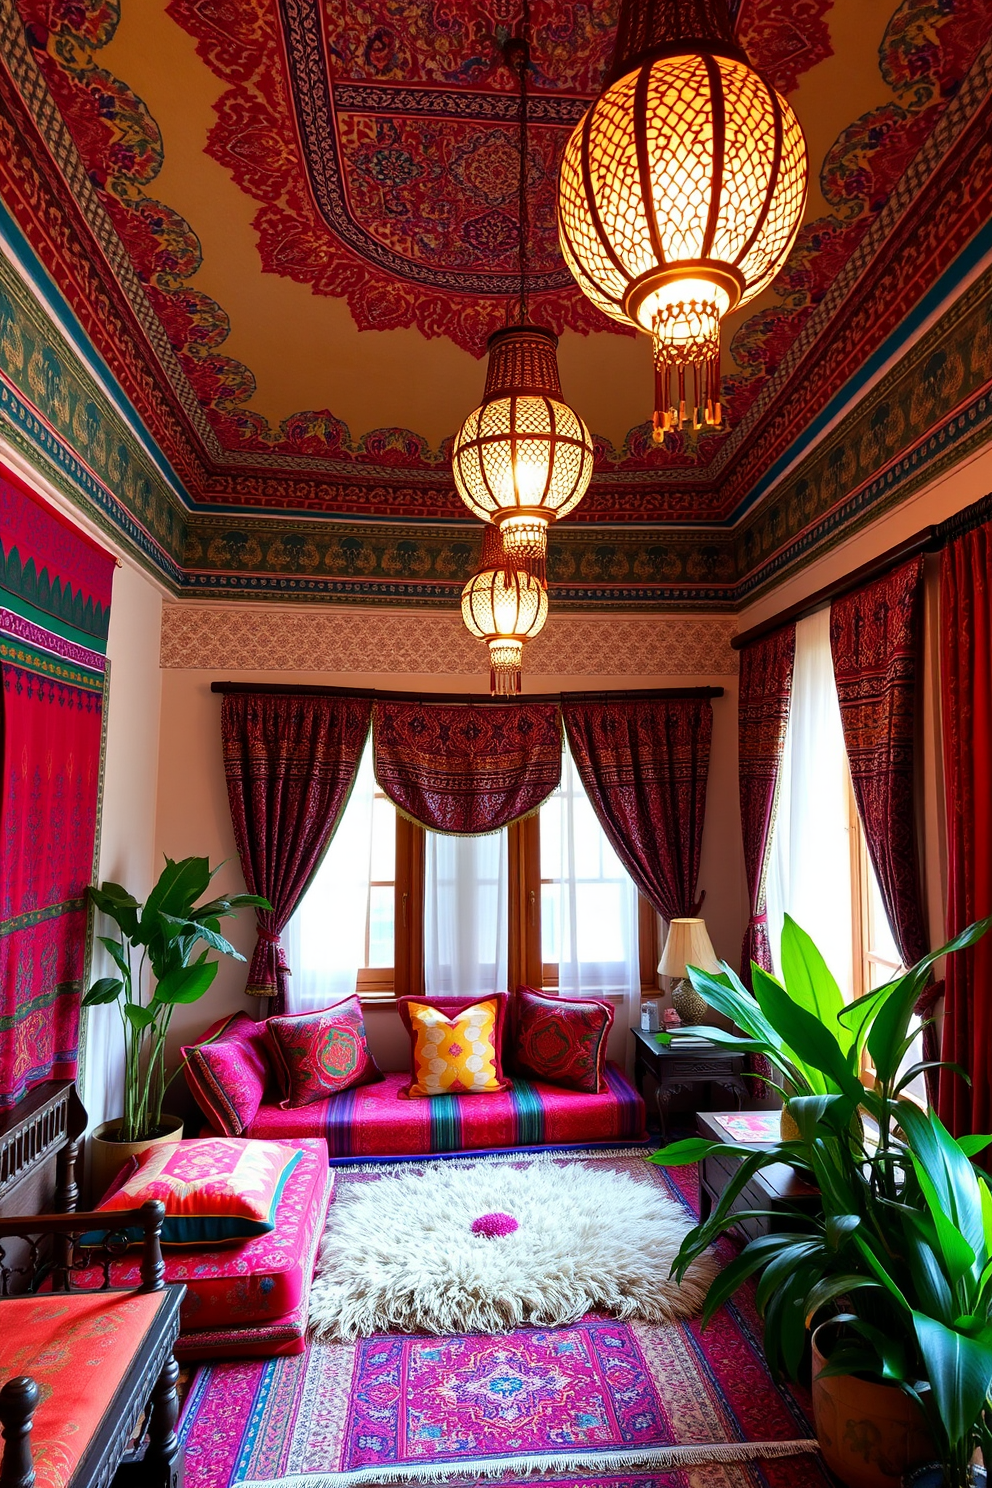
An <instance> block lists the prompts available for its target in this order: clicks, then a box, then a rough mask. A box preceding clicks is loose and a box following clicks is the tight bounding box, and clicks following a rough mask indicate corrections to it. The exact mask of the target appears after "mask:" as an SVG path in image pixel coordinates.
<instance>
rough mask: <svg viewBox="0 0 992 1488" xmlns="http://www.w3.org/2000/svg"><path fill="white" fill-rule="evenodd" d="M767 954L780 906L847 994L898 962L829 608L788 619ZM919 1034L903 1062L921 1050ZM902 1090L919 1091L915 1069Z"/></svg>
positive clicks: (888, 974)
mask: <svg viewBox="0 0 992 1488" xmlns="http://www.w3.org/2000/svg"><path fill="white" fill-rule="evenodd" d="M767 891H768V928H769V935H770V938H771V944H772V958H773V961H774V963H775V966H776V968H777V967H779V966H780V964H781V957H780V953H779V946H780V942H781V936H782V923H783V919H784V916H785V914H786V913H789V914H790V915H791V916H792V918H793V919H794V920H796V921H797V922H798V924H800V925H801V926H802V928H803V929H804V930H806V931H807V932H808V933H809V934H810V935H811V936H812V938H813V940H814V941H815V943H816V945H817V947H818V948H819V950H820V951H821V952H822V953H823V957H824V959H825V961H826V963H827V965H828V966H829V968H830V970H831V971H832V972H833V974H834V976H835V977H836V979H837V983H838V985H839V986H840V989H841V991H842V992H843V994H844V996H845V997H846V998H847V1000H848V1001H852V1000H853V999H855V998H858V997H863V996H864V995H865V993H867V992H870V991H872V989H873V988H875V987H880V986H881V985H882V984H883V983H884V982H887V981H891V980H892V979H893V977H895V976H897V975H898V974H899V973H900V971H902V969H903V968H902V966H901V964H900V959H899V952H898V950H897V948H896V944H895V941H894V939H893V936H892V930H891V928H890V926H889V922H888V918H887V916H886V913H885V906H884V903H883V901H882V893H881V889H880V888H879V884H878V878H877V877H876V874H875V871H874V869H873V867H872V864H871V859H870V857H869V854H868V844H867V841H866V839H865V834H864V829H863V827H862V825H861V818H860V816H859V815H858V808H857V803H856V801H855V797H854V788H853V785H852V783H851V772H850V767H849V765H848V761H847V750H846V748H845V745H844V733H843V726H842V724H841V716H840V704H839V702H838V700H837V687H836V684H835V682H834V672H833V660H832V657H831V653H830V611H829V609H823V610H820V611H819V612H818V613H817V614H815V615H812V616H810V617H809V618H808V619H806V620H801V621H800V622H799V623H798V624H797V626H796V660H795V670H794V673H793V682H792V706H791V710H790V717H789V729H788V733H787V735H786V741H785V749H784V751H783V756H782V774H781V778H780V784H779V792H778V800H777V803H776V819H775V825H774V828H773V831H772V840H771V843H770V847H769V866H768V884H767ZM921 1045H922V1037H920V1038H918V1039H917V1043H916V1045H915V1046H914V1049H913V1050H911V1051H910V1053H909V1055H908V1056H907V1058H906V1060H905V1061H904V1065H903V1067H904V1068H908V1067H909V1066H910V1065H911V1064H914V1063H916V1062H918V1061H919V1060H920V1059H921V1058H922V1052H921ZM909 1093H910V1094H912V1095H914V1096H915V1097H916V1098H918V1099H921V1100H925V1098H926V1096H925V1088H924V1084H923V1080H922V1077H921V1079H920V1080H919V1081H918V1082H914V1086H913V1087H912V1088H910V1090H909Z"/></svg>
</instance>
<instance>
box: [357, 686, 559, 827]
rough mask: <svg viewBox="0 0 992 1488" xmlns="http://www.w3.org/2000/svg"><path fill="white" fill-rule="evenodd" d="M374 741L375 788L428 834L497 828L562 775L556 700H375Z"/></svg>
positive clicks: (531, 807)
mask: <svg viewBox="0 0 992 1488" xmlns="http://www.w3.org/2000/svg"><path fill="white" fill-rule="evenodd" d="M372 739H373V743H374V745H375V776H376V779H377V780H378V782H379V784H380V786H381V787H382V789H383V790H384V791H385V793H386V795H387V796H388V797H389V799H390V800H391V801H392V802H393V803H394V805H396V806H398V807H399V809H400V810H401V811H403V812H405V813H406V815H407V816H410V817H412V818H413V819H414V821H418V822H420V823H421V824H422V825H423V826H425V827H428V828H429V829H430V830H431V831H432V832H451V833H453V834H455V835H460V836H466V837H470V836H473V835H477V834H478V833H481V832H496V831H498V830H499V829H500V827H505V826H507V825H508V823H510V822H512V821H516V820H518V819H519V818H520V817H521V816H527V815H528V814H529V813H530V812H531V811H536V810H537V808H538V806H540V804H541V802H542V801H545V800H547V798H548V796H550V795H551V792H552V791H553V790H555V789H556V788H557V785H558V782H559V780H560V779H561V719H560V714H559V711H558V708H557V706H556V705H555V704H554V703H513V704H509V705H507V706H504V707H500V706H495V707H494V706H491V705H488V704H486V705H483V706H481V707H473V706H471V705H469V706H466V705H465V704H464V703H459V704H454V705H452V706H448V705H446V704H444V703H432V704H429V705H421V704H420V703H393V702H381V703H380V702H377V703H376V705H375V711H374V714H373V719H372Z"/></svg>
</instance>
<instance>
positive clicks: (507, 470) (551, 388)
mask: <svg viewBox="0 0 992 1488" xmlns="http://www.w3.org/2000/svg"><path fill="white" fill-rule="evenodd" d="M557 345H558V340H557V337H556V336H554V335H553V334H552V332H551V331H548V330H544V329H543V328H542V327H540V326H530V325H516V326H507V327H506V328H504V329H503V330H499V331H497V332H496V333H495V334H494V335H493V336H491V337H490V338H489V371H488V376H487V378H486V390H485V395H484V398H483V401H482V404H481V406H480V407H479V408H476V409H475V410H474V411H473V412H472V413H470V414H469V416H468V418H467V419H466V420H465V422H464V423H463V424H462V426H461V428H460V429H459V431H458V434H457V435H456V437H455V443H454V448H453V451H452V460H451V464H452V470H453V472H454V477H455V486H456V487H457V490H458V494H459V496H460V497H461V498H462V500H463V501H464V502H465V505H466V506H467V507H468V508H469V510H470V511H472V512H473V513H474V514H475V515H476V516H477V517H481V518H482V519H483V521H486V522H495V524H496V525H497V526H498V527H499V529H500V531H501V533H502V536H503V547H504V550H505V553H506V556H507V558H508V559H513V558H522V557H542V556H543V555H544V553H545V552H546V549H547V533H548V524H549V523H550V522H553V521H554V520H556V519H557V518H559V517H564V516H566V515H567V514H568V513H569V512H570V511H572V510H573V509H574V508H575V507H576V506H577V505H578V503H579V502H580V501H581V500H582V497H583V496H584V495H585V492H586V488H587V487H588V485H589V479H590V477H591V475H592V466H593V445H592V439H591V437H590V434H589V430H588V429H587V428H586V426H585V424H584V423H583V422H582V420H581V419H580V418H579V416H578V414H577V413H575V412H574V411H573V409H571V408H570V407H569V406H568V404H567V403H565V402H564V401H563V400H562V396H561V384H560V382H559V379H558V363H557V359H556V357H555V349H556V347H557Z"/></svg>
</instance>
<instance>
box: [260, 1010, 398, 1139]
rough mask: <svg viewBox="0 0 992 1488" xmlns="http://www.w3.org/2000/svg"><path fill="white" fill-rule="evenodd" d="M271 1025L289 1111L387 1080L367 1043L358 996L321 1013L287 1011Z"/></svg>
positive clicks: (271, 1044) (271, 1041)
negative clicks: (342, 1092) (357, 1087)
mask: <svg viewBox="0 0 992 1488" xmlns="http://www.w3.org/2000/svg"><path fill="white" fill-rule="evenodd" d="M265 1028H266V1036H267V1038H268V1041H269V1048H270V1050H271V1051H272V1064H273V1068H274V1069H275V1071H276V1074H277V1075H278V1077H279V1083H280V1086H281V1088H282V1100H281V1101H280V1102H279V1104H280V1106H282V1108H283V1110H284V1111H285V1110H289V1109H290V1108H292V1107H294V1106H309V1105H310V1103H311V1102H312V1101H317V1100H326V1099H327V1097H328V1096H329V1095H337V1093H338V1091H340V1090H349V1089H350V1088H351V1086H352V1085H369V1084H371V1083H372V1081H374V1080H381V1079H382V1075H381V1074H380V1073H379V1068H378V1065H377V1064H376V1062H375V1060H374V1059H373V1058H372V1055H371V1054H370V1053H369V1049H368V1045H367V1044H366V1042H365V1023H364V1021H363V1019H362V1005H361V1003H360V1002H359V1000H358V998H357V997H349V998H347V999H346V1000H345V1001H344V1002H338V1003H335V1004H334V1006H333V1007H329V1008H321V1009H320V1011H319V1012H315V1013H284V1014H281V1015H279V1016H278V1017H275V1018H270V1019H269V1020H268V1022H267V1023H266V1025H265Z"/></svg>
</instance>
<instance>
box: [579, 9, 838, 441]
mask: <svg viewBox="0 0 992 1488" xmlns="http://www.w3.org/2000/svg"><path fill="white" fill-rule="evenodd" d="M808 175H809V170H808V156H807V150H806V143H805V139H804V136H803V132H802V128H801V126H800V124H799V121H798V120H797V119H796V116H795V114H794V113H793V111H792V109H791V108H790V106H789V104H788V103H787V101H786V100H785V99H784V98H782V97H781V96H780V95H779V94H778V93H777V92H776V91H775V89H774V88H773V87H772V86H771V85H770V84H769V83H767V82H766V81H765V80H764V79H763V78H761V76H760V75H759V74H758V73H757V72H756V71H755V70H754V69H753V68H752V67H751V65H750V63H749V61H748V58H747V54H746V53H745V52H744V50H743V49H742V48H741V47H740V45H739V44H738V43H737V41H736V40H735V38H734V34H733V30H732V27H731V24H730V17H729V12H728V10H727V5H726V0H622V4H621V11H620V17H619V21H618V25H617V39H616V47H615V52H614V58H613V63H612V65H611V67H610V70H609V72H608V74H607V79H606V84H605V86H604V91H603V93H602V94H601V96H600V98H599V99H598V100H597V101H596V102H595V103H594V104H593V105H592V106H591V107H590V108H589V109H588V110H587V112H586V114H585V115H584V117H583V118H582V120H580V122H579V124H578V125H577V126H576V128H575V130H574V131H573V133H572V136H571V138H570V139H569V141H568V143H567V145H566V147H565V153H564V156H563V159H562V166H561V174H560V179H559V194H558V231H559V240H560V243H561V248H562V253H563V255H564V257H565V261H566V262H567V263H568V265H569V268H570V269H571V270H572V273H573V275H574V277H575V279H576V282H577V283H578V285H579V288H580V289H582V291H583V293H584V294H586V296H587V297H588V298H589V299H591V300H592V302H593V303H594V304H595V305H597V306H598V307H599V308H600V309H601V310H602V311H603V312H604V313H605V314H607V315H609V316H611V317H612V318H613V319H614V320H618V321H621V322H622V323H624V324H628V325H632V326H633V327H634V328H635V329H636V330H639V331H646V332H647V333H649V334H651V335H652V336H653V339H654V343H655V416H654V423H655V438H656V439H657V440H659V441H660V440H662V439H663V438H664V435H665V433H666V432H668V431H669V430H670V429H674V428H682V427H683V426H684V425H685V424H686V423H687V422H689V423H691V424H692V426H693V427H695V428H700V427H702V426H703V425H705V424H712V425H718V424H720V423H721V421H722V410H721V405H720V326H721V322H722V321H723V319H724V317H725V316H726V315H728V314H729V313H730V312H731V311H733V310H735V309H737V308H738V307H740V306H741V305H745V304H747V303H748V302H749V301H750V300H752V299H753V298H754V297H755V296H756V295H757V294H759V293H760V292H761V290H762V289H764V288H765V287H766V286H767V285H768V284H769V283H770V282H771V280H772V279H773V278H774V275H775V274H776V273H777V272H778V270H779V268H780V267H781V266H782V264H783V263H784V261H785V259H786V257H787V256H788V253H789V251H790V250H791V247H792V245H793V243H794V242H795V239H796V236H797V234H798V232H799V227H800V224H801V221H802V215H803V209H804V205H805V199H806V190H807V184H808ZM679 193H681V196H680V195H679ZM735 224H740V225H735ZM680 243H681V245H682V246H683V247H685V248H690V246H691V247H694V248H695V249H696V252H695V253H692V254H691V255H689V256H686V257H682V256H680V253H679V245H680ZM721 249H722V250H723V251H722V252H721V251H720V250H721ZM673 250H674V251H673ZM714 250H716V251H714ZM647 260H651V261H650V262H646V261H647ZM680 284H684V285H685V286H686V295H685V296H684V297H679V296H677V294H676V293H675V292H674V291H675V290H676V287H677V286H678V285H680Z"/></svg>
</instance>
